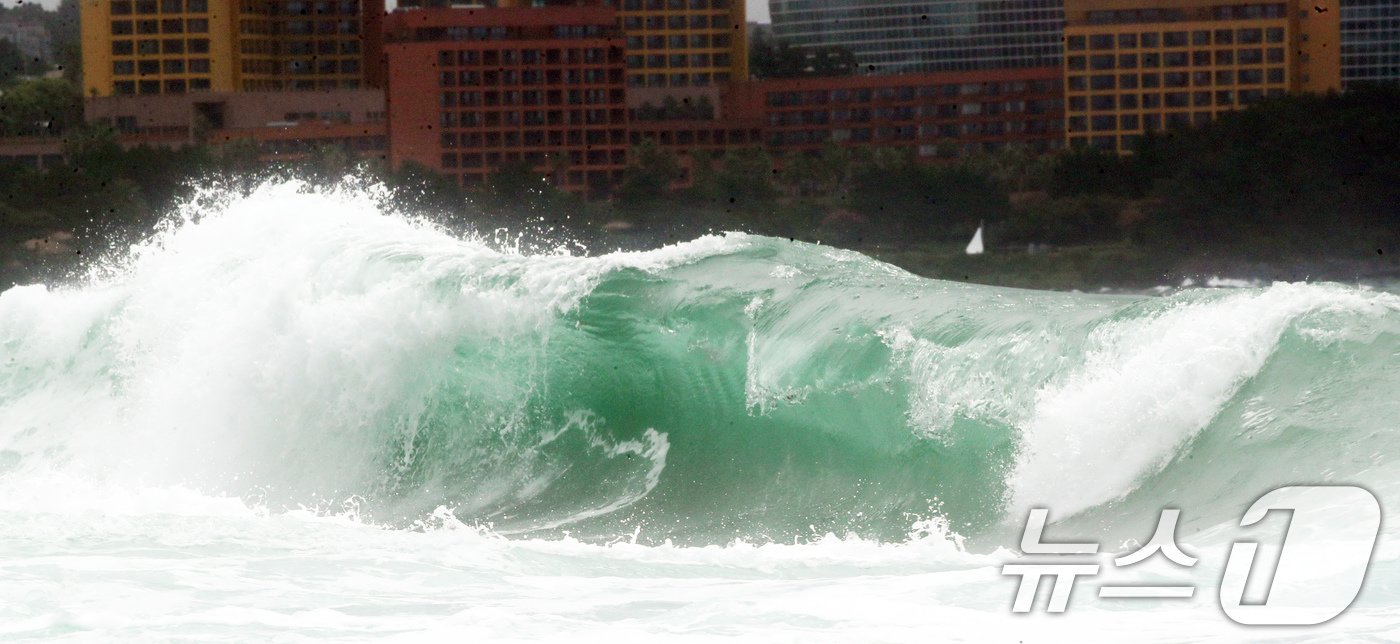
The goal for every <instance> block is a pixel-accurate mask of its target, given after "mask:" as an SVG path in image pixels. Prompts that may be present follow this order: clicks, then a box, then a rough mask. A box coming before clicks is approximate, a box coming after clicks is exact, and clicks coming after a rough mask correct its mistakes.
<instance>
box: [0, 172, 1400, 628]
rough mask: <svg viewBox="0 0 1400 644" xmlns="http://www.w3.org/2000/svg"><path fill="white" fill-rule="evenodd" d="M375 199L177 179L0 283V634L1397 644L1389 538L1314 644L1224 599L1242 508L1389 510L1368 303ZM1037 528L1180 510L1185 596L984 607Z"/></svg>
mask: <svg viewBox="0 0 1400 644" xmlns="http://www.w3.org/2000/svg"><path fill="white" fill-rule="evenodd" d="M393 203H394V199H393V196H392V195H390V194H388V193H387V192H386V191H385V190H383V189H382V188H377V187H365V186H358V185H353V184H350V183H347V184H345V185H342V186H332V187H316V186H311V185H308V184H304V183H300V182H294V181H284V182H271V183H267V184H265V185H262V186H261V187H258V188H256V189H253V190H251V191H248V192H238V191H230V190H222V189H216V188H208V189H204V190H201V191H199V193H198V194H197V195H195V196H194V197H193V198H191V199H190V200H188V201H187V202H185V203H184V204H182V205H181V206H180V207H179V208H178V209H177V210H176V211H175V212H173V213H171V215H170V216H169V217H168V218H167V220H166V221H165V222H164V223H163V224H162V225H161V227H160V228H159V229H158V230H157V231H156V233H155V234H153V235H152V236H150V237H149V238H147V239H145V240H143V241H141V242H139V243H136V244H134V245H131V246H130V247H123V248H119V249H113V251H112V252H110V253H108V254H107V256H106V257H104V258H102V259H101V260H100V261H96V262H95V263H94V264H92V265H91V267H90V270H89V272H88V273H86V274H84V275H82V276H78V277H75V278H73V279H71V280H69V281H67V282H65V283H62V284H53V285H47V286H46V285H28V286H18V287H14V288H11V289H9V290H7V291H5V292H4V293H0V639H6V640H29V639H33V640H45V641H48V640H56V641H75V642H89V641H91V642H106V641H234V642H241V641H256V640H264V641H266V640H271V641H363V640H368V639H391V640H402V641H425V640H426V641H437V640H454V641H461V640H484V641H557V640H561V639H565V638H571V639H577V640H581V641H600V640H607V641H610V642H611V641H648V642H650V641H658V640H660V641H713V640H717V639H741V640H753V641H779V642H782V641H803V642H811V641H829V642H852V641H861V642H867V641H868V642H913V641H979V642H980V641H1007V642H1013V641H1015V642H1020V641H1025V642H1043V641H1073V642H1082V641H1112V642H1121V641H1146V642H1186V641H1261V640H1267V641H1335V642H1352V641H1396V640H1400V563H1397V561H1398V560H1400V548H1398V547H1397V544H1398V543H1400V540H1397V539H1396V536H1397V528H1395V527H1394V526H1393V525H1390V524H1385V525H1384V527H1383V528H1382V533H1381V536H1380V539H1379V543H1378V545H1377V547H1376V550H1375V554H1374V557H1373V561H1372V563H1371V566H1370V569H1369V574H1368V576H1367V578H1366V581H1365V584H1364V586H1363V588H1362V591H1361V593H1360V596H1359V597H1358V599H1357V600H1356V602H1355V604H1354V605H1353V606H1352V607H1351V608H1350V610H1348V611H1347V612H1346V613H1344V614H1342V615H1341V616H1340V617H1338V618H1336V619H1334V620H1332V621H1330V622H1327V623H1326V624H1323V625H1321V626H1318V627H1315V628H1306V629H1299V628H1285V627H1273V628H1247V627H1242V626H1239V625H1237V624H1234V623H1233V622H1231V621H1230V620H1228V619H1227V618H1226V617H1225V616H1224V615H1223V614H1222V612H1221V609H1220V607H1219V605H1218V601H1217V596H1218V594H1219V593H1218V589H1219V586H1220V579H1221V573H1222V569H1223V566H1224V558H1225V555H1226V554H1227V552H1228V550H1229V546H1230V543H1231V542H1232V541H1234V540H1235V539H1237V538H1239V532H1238V526H1239V523H1240V518H1241V516H1242V515H1243V513H1244V510H1245V509H1246V508H1247V507H1249V505H1250V504H1251V503H1252V502H1253V501H1254V500H1255V499H1257V498H1258V497H1260V496H1261V495H1263V494H1264V493H1266V492H1268V491H1270V490H1272V489H1275V488H1277V487H1280V486H1284V485H1290V484H1321V483H1329V484H1351V485H1360V486H1363V487H1365V488H1366V489H1368V490H1370V491H1371V492H1372V493H1373V494H1374V495H1375V496H1376V497H1377V498H1378V499H1379V501H1380V504H1381V506H1382V509H1383V511H1388V510H1389V509H1390V508H1392V507H1397V504H1398V503H1400V459H1397V456H1400V438H1397V432H1396V430H1397V422H1400V421H1398V420H1397V419H1400V396H1397V392H1398V391H1400V296H1397V295H1396V294H1395V292H1388V291H1393V289H1386V288H1380V289H1371V288H1362V287H1357V286H1349V285H1341V284H1286V283H1278V284H1272V285H1265V286H1258V287H1249V288H1234V289H1204V288H1201V289H1193V288H1187V289H1179V290H1175V291H1173V292H1171V293H1168V294H1166V295H1163V296H1160V297H1159V296H1145V295H1102V294H1095V295H1089V294H1078V293H1055V292H1037V291H1024V290H1014V289H1004V288H993V287H986V286H976V285H968V284H958V283H952V282H943V281H937V280H929V279H924V278H920V277H917V276H914V275H912V274H909V273H907V272H904V271H902V270H900V269H897V268H895V267H892V266H889V265H887V264H883V263H880V262H878V261H875V260H873V259H870V258H868V257H865V256H863V255H860V254H858V253H855V252H851V251H845V250H840V249H834V248H830V247H826V246H820V245H811V244H804V243H797V242H791V241H788V240H779V239H772V238H766V237H760V236H753V235H745V234H738V233H730V234H724V235H713V236H706V237H702V238H699V239H696V240H693V241H689V242H684V243H679V244H674V245H670V246H666V247H662V248H658V249H655V250H650V251H642V252H611V253H594V254H576V253H570V252H568V251H567V250H566V249H565V248H564V247H560V248H558V249H549V248H547V247H546V248H545V249H544V250H540V249H539V248H537V247H536V246H527V245H522V244H515V243H503V242H501V241H500V238H499V236H494V237H489V238H484V237H480V236H476V235H472V234H465V233H460V232H452V231H448V230H445V229H443V228H441V227H438V226H436V225H434V224H432V223H430V222H428V221H424V220H422V219H420V218H417V217H415V216H414V215H413V213H406V212H400V211H397V210H396V209H395V208H394V207H393V206H392V204H393ZM527 248H528V250H527ZM1032 508H1049V509H1050V512H1051V519H1052V523H1051V524H1050V526H1049V528H1048V531H1049V533H1050V534H1052V535H1053V539H1055V540H1060V541H1093V542H1096V543H1100V544H1102V546H1103V547H1102V552H1103V553H1104V554H1103V555H1102V557H1107V558H1109V559H1111V558H1112V557H1113V556H1115V555H1119V554H1123V553H1124V552H1128V551H1130V550H1131V549H1132V546H1134V545H1136V544H1139V543H1142V542H1145V541H1147V539H1148V537H1150V536H1151V535H1152V533H1153V529H1154V527H1155V525H1156V521H1157V519H1158V516H1159V513H1160V512H1161V511H1162V510H1163V509H1164V508H1179V509H1180V510H1181V523H1180V525H1179V528H1178V531H1177V536H1178V542H1179V543H1181V544H1182V546H1183V548H1186V549H1187V550H1189V551H1190V552H1192V553H1194V554H1195V555H1196V556H1198V557H1199V559H1200V562H1199V563H1198V564H1197V565H1195V566H1194V567H1193V568H1189V569H1187V568H1180V567H1173V566H1172V565H1171V564H1170V563H1167V564H1165V565H1157V564H1156V563H1154V564H1152V565H1147V564H1144V565H1143V566H1142V567H1140V568H1137V569H1133V570H1131V571H1122V572H1123V575H1124V576H1123V577H1122V578H1126V579H1135V580H1138V581H1142V580H1147V581H1152V580H1157V581H1160V580H1163V579H1174V580H1177V581H1179V582H1185V583H1189V584H1191V585H1194V586H1195V587H1197V589H1198V590H1197V592H1196V594H1195V596H1194V597H1193V598H1191V599H1189V600H1130V601H1124V600H1117V601H1108V600H1103V599H1101V598H1097V597H1095V595H1094V590H1095V589H1096V588H1097V587H1098V585H1099V584H1100V583H1102V581H1103V580H1102V579H1087V580H1081V581H1080V582H1079V584H1080V586H1079V587H1078V588H1077V590H1076V591H1075V595H1074V597H1073V601H1072V604H1071V610H1069V611H1068V612H1066V613H1065V614H1062V615H1045V614H1043V612H1041V611H1037V612H1036V613H1034V614H1030V615H1013V614H1012V613H1011V603H1012V598H1013V595H1014V593H1015V591H1016V580H1015V579H1013V578H1011V577H1007V576H1004V575H1002V574H1001V567H1002V565H1003V564H1006V563H1008V562H1015V561H1018V560H1021V559H1022V555H1020V554H1019V553H1018V548H1019V544H1020V537H1021V531H1022V528H1023V527H1024V523H1025V519H1026V516H1027V513H1028V512H1029V511H1030V509H1032ZM1332 511H1333V521H1332V523H1333V525H1335V526H1336V527H1337V531H1336V532H1337V536H1336V538H1337V539H1342V538H1343V536H1345V535H1344V533H1346V532H1347V528H1348V526H1350V525H1352V524H1353V523H1354V522H1355V517H1354V516H1353V515H1352V514H1350V513H1349V512H1348V511H1347V509H1346V508H1333V509H1332ZM1330 534H1331V533H1330V532H1329V533H1327V534H1319V535H1313V536H1314V537H1315V538H1316V540H1317V542H1318V543H1322V544H1324V545H1325V544H1326V543H1327V539H1329V538H1331V537H1330V536H1329V535H1330ZM1319 553H1320V554H1319V555H1318V556H1317V557H1316V558H1315V561H1314V565H1312V566H1310V568H1309V575H1308V578H1307V580H1306V585H1307V586H1309V587H1310V588H1315V589H1327V588H1330V587H1332V586H1333V585H1335V584H1336V583H1338V582H1337V581H1336V580H1337V578H1338V577H1339V575H1340V572H1339V571H1337V570H1336V569H1335V568H1333V567H1332V566H1330V565H1329V564H1328V558H1327V556H1326V554H1325V553H1326V549H1325V548H1322V549H1320V550H1319ZM1103 561H1105V562H1106V561H1108V559H1103ZM1042 590H1048V589H1042ZM1275 592H1280V589H1277V588H1276V589H1275Z"/></svg>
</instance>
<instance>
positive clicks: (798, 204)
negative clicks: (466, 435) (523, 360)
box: [0, 81, 1400, 279]
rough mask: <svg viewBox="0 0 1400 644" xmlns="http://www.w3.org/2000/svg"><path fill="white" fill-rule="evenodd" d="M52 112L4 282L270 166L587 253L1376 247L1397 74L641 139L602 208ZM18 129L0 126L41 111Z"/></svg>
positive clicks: (501, 174) (21, 186) (1280, 252)
mask: <svg viewBox="0 0 1400 644" xmlns="http://www.w3.org/2000/svg"><path fill="white" fill-rule="evenodd" d="M44 82H45V83H53V82H59V83H61V82H62V81H44ZM30 92H32V93H34V94H36V95H46V94H44V93H43V92H40V91H39V88H37V87H36V88H34V89H32V90H28V89H26V90H24V91H19V90H15V91H12V92H9V93H7V94H6V96H5V97H4V98H3V99H0V100H8V99H10V97H11V96H16V97H23V96H25V95H26V93H30ZM16 100H17V99H16ZM39 111H40V112H43V111H44V110H43V109H40V110H39ZM49 111H50V112H51V113H52V114H53V115H54V116H61V118H53V119H49V121H48V122H50V123H61V124H62V127H61V128H60V129H57V130H51V132H53V131H61V132H62V139H63V141H64V151H65V159H66V160H65V162H64V163H63V164H62V165H59V166H57V167H52V168H49V169H47V170H46V171H42V172H40V171H36V170H33V169H31V168H28V167H24V166H20V165H3V166H0V188H3V190H0V267H3V268H4V269H5V270H7V271H8V275H9V276H10V277H11V279H13V278H14V277H13V276H15V275H20V276H21V277H23V275H25V273H24V272H23V271H26V270H30V268H32V267H33V266H34V265H36V261H35V260H36V259H42V258H40V257H39V256H40V255H42V254H43V253H42V252H39V251H36V250H35V249H34V248H33V246H34V244H33V243H30V242H32V241H33V240H36V239H44V238H46V237H47V236H50V235H52V233H54V232H55V231H63V232H70V233H76V234H78V235H79V239H78V240H76V241H75V242H73V245H74V254H76V253H77V251H78V249H80V248H82V247H90V246H92V245H96V244H102V243H108V240H110V239H111V238H113V237H114V236H115V237H120V236H121V235H128V234H132V235H134V234H140V233H141V232H143V231H146V230H149V227H150V226H151V224H153V223H154V222H155V221H156V219H157V218H158V217H159V216H160V215H162V214H163V213H166V212H168V211H169V210H170V208H171V206H172V205H173V204H174V203H177V202H178V201H179V200H181V199H182V198H184V197H185V196H186V195H188V194H189V193H190V191H191V190H192V189H193V186H194V185H195V184H196V183H199V184H208V183H209V182H212V181H218V182H222V183H223V184H224V185H228V186H231V187H233V188H235V189H236V188H239V187H248V186H251V185H254V184H256V183H257V182H258V181H260V180H261V179H264V178H269V177H276V176H289V177H290V176H297V177H302V178H309V179H311V180H312V181H315V182H334V181H339V180H341V179H342V178H344V177H345V176H347V175H351V174H358V175H359V176H361V177H363V178H365V179H366V180H368V181H377V182H380V183H383V184H384V185H386V186H388V187H389V188H390V189H391V191H392V193H393V194H394V195H395V196H394V200H395V205H396V206H397V207H400V208H403V209H405V210H409V211H412V212H417V213H423V214H425V215H427V216H430V217H434V218H437V219H439V220H442V221H445V222H448V223H456V224H460V225H462V226H470V227H475V228H477V229H484V230H491V229H495V228H506V229H510V230H526V229H533V230H540V229H543V230H545V231H548V232H549V234H560V235H561V236H565V237H572V238H575V239H580V240H583V241H592V240H606V243H605V244H601V245H599V246H595V247H602V248H611V247H616V246H646V245H651V244H655V243H660V242H665V241H669V240H674V239H682V238H690V237H693V236H696V235H699V234H703V233H705V232H710V231H720V230H746V231H750V232H755V233H759V234H767V235H774V236H782V237H790V238H794V239H800V240H806V241H821V242H823V243H833V244H840V245H846V246H854V247H857V248H862V249H868V250H873V249H880V251H881V252H884V250H887V249H894V250H902V251H909V252H914V253H923V254H928V252H935V251H936V249H939V248H942V249H943V251H942V252H946V251H947V249H949V248H954V245H953V244H954V242H957V244H958V245H960V244H961V243H962V242H965V241H966V239H967V238H968V237H969V236H970V235H971V233H972V231H973V230H974V229H975V228H976V227H977V226H978V225H979V224H985V226H986V232H987V239H988V242H989V246H990V247H991V248H992V250H993V253H992V255H993V256H996V255H997V254H998V251H1001V252H1002V253H1005V251H1007V250H1008V249H1020V250H1021V251H1024V250H1025V249H1026V247H1027V246H1030V245H1034V246H1035V247H1037V248H1041V249H1043V248H1045V247H1046V246H1047V245H1049V246H1051V247H1068V246H1088V245H1109V244H1111V245H1114V246H1115V247H1124V248H1135V249H1142V250H1143V251H1144V252H1151V253H1156V254H1158V255H1159V256H1161V257H1170V258H1173V261H1175V258H1186V257H1198V256H1214V257H1238V258H1242V259H1251V258H1255V259H1274V260H1277V259H1279V258H1322V257H1333V256H1335V257H1356V256H1359V255H1362V254H1370V255H1371V256H1372V257H1374V256H1375V254H1376V253H1377V251H1381V252H1382V253H1384V254H1386V256H1387V258H1389V257H1393V256H1395V254H1396V249H1397V247H1398V246H1400V89H1398V88H1395V87H1373V88H1361V89H1357V90H1354V91H1351V92H1349V93H1346V94H1342V95H1329V96H1297V97H1285V98H1278V99H1273V100H1269V101H1266V102H1264V103H1261V104H1258V105H1256V106H1253V107H1251V108H1250V109H1248V110H1245V111H1242V112H1239V113H1233V114H1226V115H1223V116H1222V117H1221V118H1220V119H1219V120H1218V121H1216V122H1215V123H1212V124H1210V125H1207V126H1204V127H1200V128H1195V129H1181V130H1173V131H1169V132H1166V133H1162V134H1159V135H1153V136H1148V137H1146V138H1144V139H1143V140H1142V142H1141V144H1140V145H1139V146H1138V148H1137V149H1136V151H1135V153H1134V154H1131V155H1127V156H1121V157H1120V156H1117V155H1112V154H1105V153H1100V152H1097V151H1093V150H1072V151H1066V152H1063V153H1060V154H1056V155H1035V154H1031V153H1029V152H1028V151H1025V150H1006V151H1002V152H999V153H997V154H985V155H979V156H974V157H971V158H965V159H961V160H957V161H950V162H932V163H930V162H924V161H921V160H919V159H916V158H915V157H913V156H911V155H909V154H905V153H902V152H900V151H898V150H895V149H892V148H880V149H872V148H847V147H840V146H835V145H832V146H828V147H825V148H823V149H821V150H819V151H816V152H813V153H803V154H789V155H783V156H779V157H776V158H775V157H773V156H771V155H769V154H768V153H767V152H765V151H763V150H761V149H757V148H755V149H744V150H733V151H730V152H727V153H724V154H721V155H715V154H709V153H705V152H703V151H694V152H692V153H691V154H690V155H688V156H685V157H681V156H677V155H676V154H673V153H672V152H670V151H667V150H664V149H661V148H659V147H658V146H656V145H653V144H651V143H644V144H643V145H641V146H640V147H639V148H637V149H635V150H634V151H633V154H632V155H631V160H632V161H631V164H630V165H629V166H628V167H627V168H626V170H625V172H624V180H623V181H622V183H621V184H620V185H619V186H617V187H616V189H615V190H614V191H613V194H612V198H611V199H610V200H606V201H584V200H582V199H580V198H579V197H577V196H574V195H571V194H568V193H565V192H563V191H561V190H559V189H557V188H555V187H554V186H553V185H552V184H551V183H550V182H549V181H548V178H547V176H545V175H543V174H541V173H540V172H537V171H536V170H535V169H534V168H531V167H529V166H528V165H526V164H523V163H517V164H508V165H506V166H503V167H501V168H498V169H497V171H496V172H495V173H494V174H493V175H492V176H491V177H489V179H488V180H487V181H486V182H485V184H484V185H482V186H479V187H474V188H470V189H467V188H463V187H462V186H460V185H459V184H457V183H456V182H455V181H453V180H451V179H449V178H447V177H444V176H441V175H438V174H436V173H434V172H431V171H429V170H427V169H426V168H423V167H420V166H414V165H412V164H408V165H405V166H404V167H401V168H397V169H392V170H391V169H389V168H387V167H386V166H385V164H384V163H383V161H382V160H368V161H366V160H362V159H360V158H357V157H354V156H352V155H351V154H350V153H349V152H347V151H345V150H343V149H340V148H335V147H327V148H321V149H318V150H315V151H313V152H312V153H311V154H310V155H308V156H307V157H305V158H301V159H298V160H295V161H288V162H281V163H273V164H269V163H265V162H263V161H260V160H259V157H260V153H259V149H258V147H257V145H256V144H254V143H253V142H251V141H246V142H240V143H235V144H230V145H225V146H222V147H219V148H217V149H216V148H209V147H204V146H194V147H188V148H184V149H179V150H171V149H165V148H152V147H136V148H132V149H123V148H122V147H121V146H119V145H118V144H117V139H116V135H115V134H114V133H113V132H111V131H110V130H106V129H103V128H95V127H92V126H86V125H82V124H81V122H80V119H79V118H78V115H74V114H60V113H59V112H61V110H52V109H51V110H49ZM0 112H8V110H4V109H0ZM17 122H18V123H19V125H6V123H7V121H4V120H0V127H3V128H5V129H6V130H8V131H15V129H16V128H18V129H23V128H24V127H26V126H25V125H24V124H26V123H28V124H32V123H35V122H38V121H37V120H36V119H35V118H33V117H24V118H22V119H18V121H17ZM564 169H565V168H556V169H554V170H553V171H552V172H554V173H558V172H561V171H562V170H564ZM25 244H28V247H26V246H25ZM84 244H86V246H85V245H84ZM41 250H42V249H41ZM1134 252H1137V251H1134ZM1021 254H1022V255H1024V254H1025V253H1024V252H1021ZM54 261H57V260H56V259H54Z"/></svg>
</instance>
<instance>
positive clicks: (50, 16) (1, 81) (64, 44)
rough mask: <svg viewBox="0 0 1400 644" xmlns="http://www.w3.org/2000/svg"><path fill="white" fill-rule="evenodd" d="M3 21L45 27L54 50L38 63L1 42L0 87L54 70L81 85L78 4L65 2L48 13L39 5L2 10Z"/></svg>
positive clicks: (16, 5) (22, 5)
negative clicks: (19, 79) (79, 80)
mask: <svg viewBox="0 0 1400 644" xmlns="http://www.w3.org/2000/svg"><path fill="white" fill-rule="evenodd" d="M0 21H6V22H30V23H35V24H40V25H43V26H44V28H45V29H47V30H48V32H49V43H50V45H51V48H52V51H51V52H48V53H49V56H45V57H42V58H38V59H36V58H34V57H31V56H26V55H24V54H23V53H22V52H20V50H19V48H18V47H16V46H15V45H14V43H11V42H9V41H0V86H3V85H5V84H7V83H9V82H11V81H12V80H15V79H16V78H18V77H20V76H25V75H28V76H38V75H40V74H43V73H44V72H47V71H49V70H50V69H54V68H58V69H60V70H61V71H62V72H63V75H64V78H67V79H68V80H70V81H72V82H73V83H74V84H78V79H79V74H80V72H81V67H82V49H81V45H80V41H81V33H80V31H81V24H80V22H79V10H78V0H62V2H60V3H59V4H58V7H57V9H56V10H55V11H48V10H46V9H44V8H43V7H42V6H40V5H39V3H37V2H20V3H17V4H15V5H14V6H0Z"/></svg>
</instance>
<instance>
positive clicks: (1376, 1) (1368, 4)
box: [1341, 0, 1400, 86]
mask: <svg viewBox="0 0 1400 644" xmlns="http://www.w3.org/2000/svg"><path fill="white" fill-rule="evenodd" d="M1341 4H1342V84H1343V85H1344V86H1352V85H1355V84H1358V83H1394V82H1400V0H1343V1H1342V3H1341Z"/></svg>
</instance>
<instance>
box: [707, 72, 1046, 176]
mask: <svg viewBox="0 0 1400 644" xmlns="http://www.w3.org/2000/svg"><path fill="white" fill-rule="evenodd" d="M732 94H733V98H731V99H730V101H731V103H732V107H730V108H728V111H729V112H732V113H736V114H744V115H753V116H755V117H757V118H758V119H759V121H760V123H761V127H762V128H763V131H764V137H763V144H764V145H765V146H766V147H768V148H769V149H770V150H774V151H790V150H791V151H801V150H817V149H820V148H821V147H822V146H824V145H826V144H828V143H835V144H840V145H845V146H874V147H893V148H904V149H908V150H910V151H911V152H913V153H914V154H915V155H916V156H918V157H920V158H925V159H932V158H936V157H944V158H951V157H955V156H966V155H968V154H974V153H978V152H994V151H997V150H1000V149H1003V148H1007V147H1017V146H1024V147H1028V148H1031V149H1033V150H1038V151H1046V150H1051V149H1055V148H1058V147H1060V146H1061V144H1062V140H1063V136H1064V135H1063V133H1062V131H1061V127H1062V123H1063V120H1064V111H1063V92H1062V91H1061V76H1060V70H1059V68H1056V67H1040V68H1025V69H999V70H984V71H975V72H929V73H921V74H895V75H870V76H845V77H839V78H809V79H787V80H769V81H754V82H750V83H744V84H740V85H738V86H736V87H735V88H734V90H733V91H732Z"/></svg>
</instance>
